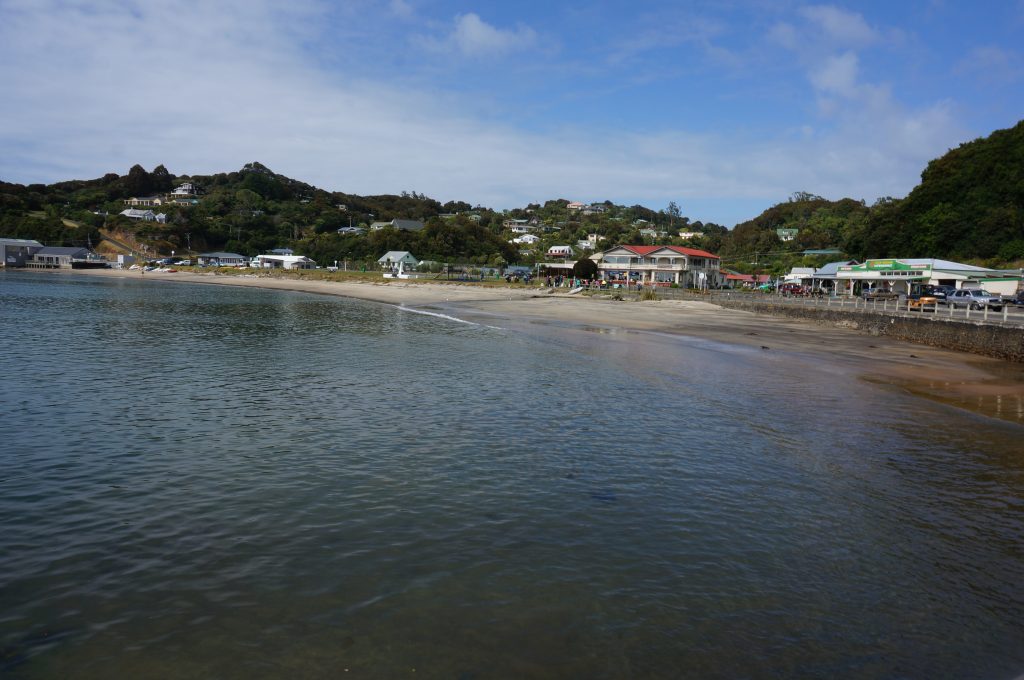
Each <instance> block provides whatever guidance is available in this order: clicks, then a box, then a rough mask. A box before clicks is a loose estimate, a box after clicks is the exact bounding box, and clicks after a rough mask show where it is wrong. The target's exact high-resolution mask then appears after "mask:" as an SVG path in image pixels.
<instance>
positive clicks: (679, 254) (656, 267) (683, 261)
mask: <svg viewBox="0 0 1024 680" xmlns="http://www.w3.org/2000/svg"><path fill="white" fill-rule="evenodd" d="M720 263H721V260H720V259H719V257H718V256H717V255H713V254H712V253H709V252H707V251H704V250H697V249H696V248H684V247H682V246H622V245H620V246H615V247H614V248H611V249H610V250H606V251H604V252H603V253H602V254H601V262H600V264H599V265H598V270H599V271H600V274H601V277H602V278H605V279H611V280H620V279H625V280H639V281H642V282H643V283H645V284H647V285H663V286H667V285H671V284H673V283H674V284H676V285H678V286H681V287H684V288H702V287H705V286H706V287H710V288H718V287H720V286H721V284H722V274H721V271H720Z"/></svg>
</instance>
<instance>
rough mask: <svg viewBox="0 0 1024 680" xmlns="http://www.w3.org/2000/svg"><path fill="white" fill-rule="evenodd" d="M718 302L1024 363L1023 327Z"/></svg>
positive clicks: (930, 316)
mask: <svg viewBox="0 0 1024 680" xmlns="http://www.w3.org/2000/svg"><path fill="white" fill-rule="evenodd" d="M715 304H717V305H719V306H721V307H725V308H727V309H741V310H744V311H748V312H756V313H758V314H770V315H775V316H785V317H789V318H791V319H804V320H807V321H813V322H815V323H821V324H826V325H829V326H838V327H841V328H850V329H853V330H858V331H861V332H864V333H868V334H870V335H882V336H885V337H889V338H896V339H897V340H906V341H908V342H915V343H918V344H921V345H930V346H932V347H941V348H943V349H953V350H959V351H961V352H971V353H972V354H982V355H984V356H989V357H995V358H996V359H1005V360H1006V361H1014V362H1018V363H1024V329H1021V328H1013V327H1010V326H998V325H993V324H984V323H981V322H976V321H968V320H966V319H949V318H946V317H943V316H941V315H934V314H929V313H927V312H925V313H922V314H921V316H920V317H917V316H912V317H906V316H900V315H896V314H886V313H884V312H877V311H856V312H855V311H844V310H840V309H828V308H821V307H798V306H792V305H773V304H770V303H767V304H766V303H764V302H757V303H755V302H747V301H741V300H716V301H715Z"/></svg>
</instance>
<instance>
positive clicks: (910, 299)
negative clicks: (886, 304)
mask: <svg viewBox="0 0 1024 680" xmlns="http://www.w3.org/2000/svg"><path fill="white" fill-rule="evenodd" d="M938 306H939V299H938V298H937V297H935V296H934V295H909V296H907V309H909V310H911V311H914V310H916V311H919V312H934V311H935V310H936V309H937V308H938Z"/></svg>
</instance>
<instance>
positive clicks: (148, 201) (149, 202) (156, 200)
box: [124, 196, 164, 208]
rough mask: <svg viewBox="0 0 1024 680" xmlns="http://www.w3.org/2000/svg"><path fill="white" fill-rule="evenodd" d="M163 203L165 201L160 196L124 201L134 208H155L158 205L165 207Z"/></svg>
mask: <svg viewBox="0 0 1024 680" xmlns="http://www.w3.org/2000/svg"><path fill="white" fill-rule="evenodd" d="M163 203H164V199H163V198H161V197H160V196H142V197H136V198H126V199H124V204H125V205H127V206H130V207H132V208H139V207H142V208H153V207H156V206H158V205H163Z"/></svg>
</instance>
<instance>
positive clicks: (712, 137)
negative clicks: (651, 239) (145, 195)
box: [0, 0, 1024, 227]
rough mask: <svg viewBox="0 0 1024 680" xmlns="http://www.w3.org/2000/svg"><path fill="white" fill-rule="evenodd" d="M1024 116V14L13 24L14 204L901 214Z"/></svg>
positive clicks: (729, 7)
mask: <svg viewBox="0 0 1024 680" xmlns="http://www.w3.org/2000/svg"><path fill="white" fill-rule="evenodd" d="M1022 117H1024V0H1001V1H1000V0H972V1H970V2H968V1H962V0H901V1H900V2H893V1H892V0H882V1H878V2H875V1H870V0H867V1H864V2H856V3H852V2H848V3H822V4H818V3H805V2H791V1H789V0H691V1H685V0H676V1H671V2H643V1H642V0H636V1H631V2H625V1H623V2H617V1H601V0H592V1H590V0H588V1H587V2H558V1H551V0H549V1H547V2H536V1H534V0H520V1H519V2H515V3H512V2H500V3H499V2H493V3H492V2H476V3H467V2H455V1H448V0H379V1H375V0H351V1H347V2H345V1H335V2H330V1H327V0H287V2H281V1H280V0H209V1H204V2H201V3H173V2H157V1H156V0H147V1H141V0H93V1H86V0H0V180H3V181H7V182H17V183H22V184H28V183H33V182H42V183H52V182H56V181H63V180H69V179H90V178H95V177H100V176H102V175H104V174H106V173H108V172H117V173H119V174H125V173H127V171H128V169H129V168H130V167H131V166H132V165H134V164H136V163H138V164H141V165H142V166H143V167H145V168H146V169H148V170H152V169H153V168H154V167H155V166H157V165H159V164H164V165H165V166H166V167H167V169H168V170H169V171H170V172H171V173H173V174H178V175H185V174H212V173H216V172H231V171H234V170H238V169H240V168H241V167H242V166H243V165H244V164H245V163H247V162H251V161H259V162H261V163H263V164H264V165H266V166H268V167H269V168H271V169H272V170H273V171H275V172H277V173H280V174H283V175H287V176H289V177H293V178H295V179H298V180H302V181H305V182H308V183H310V184H314V185H316V186H318V187H321V188H323V189H327V190H329V191H343V192H346V193H353V194H361V195H371V194H386V193H391V194H396V193H399V192H401V191H416V192H419V193H423V194H426V195H428V196H430V197H432V198H435V199H437V200H439V201H441V202H446V201H449V200H462V201H466V202H468V203H471V204H474V205H476V204H479V205H484V206H488V207H492V208H495V209H499V210H500V209H506V208H515V207H525V206H526V205H527V204H528V203H531V202H540V203H542V202H544V201H545V200H549V199H555V198H565V199H569V200H578V201H585V202H592V201H604V200H610V201H612V202H613V203H617V204H624V205H634V204H642V205H645V206H647V207H650V208H654V209H656V210H657V209H664V208H665V207H666V206H667V205H668V203H669V202H670V201H674V202H676V203H677V204H678V205H679V206H680V208H681V210H682V213H683V214H684V215H686V216H689V217H690V218H691V219H694V220H697V219H699V220H702V221H705V222H715V223H718V224H723V225H725V226H728V227H732V226H733V225H735V224H736V223H738V222H742V221H744V220H747V219H750V218H752V217H754V216H756V215H758V214H759V213H760V212H761V211H762V210H764V209H766V208H768V207H770V206H771V205H774V204H776V203H779V202H781V201H785V200H786V199H787V198H788V197H789V196H790V195H792V194H793V193H794V192H801V191H802V192H810V193H813V194H818V195H821V196H824V197H826V198H829V199H839V198H843V197H851V198H855V199H858V200H865V201H866V202H867V203H868V204H871V203H873V202H874V201H875V200H876V199H878V198H880V197H886V196H893V197H901V196H905V195H906V194H907V193H908V192H909V191H910V190H911V189H913V187H914V186H915V185H916V184H917V182H918V181H919V180H920V174H921V171H922V170H923V169H924V167H925V166H926V164H927V163H928V161H929V160H931V159H933V158H937V157H938V156H941V155H942V154H943V153H945V152H946V151H947V150H948V149H950V148H955V147H956V146H958V145H959V144H961V143H963V142H966V141H970V140H972V139H975V138H977V137H982V136H985V135H988V134H989V133H991V132H992V131H993V130H996V129H1001V128H1006V127H1010V126H1012V125H1014V124H1015V123H1016V122H1017V121H1018V120H1020V119H1021V118H1022Z"/></svg>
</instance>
